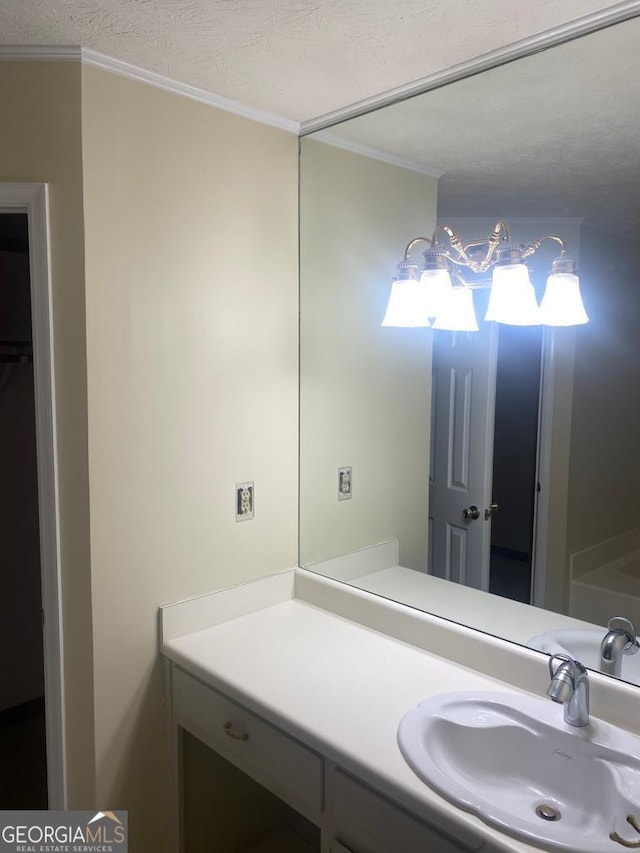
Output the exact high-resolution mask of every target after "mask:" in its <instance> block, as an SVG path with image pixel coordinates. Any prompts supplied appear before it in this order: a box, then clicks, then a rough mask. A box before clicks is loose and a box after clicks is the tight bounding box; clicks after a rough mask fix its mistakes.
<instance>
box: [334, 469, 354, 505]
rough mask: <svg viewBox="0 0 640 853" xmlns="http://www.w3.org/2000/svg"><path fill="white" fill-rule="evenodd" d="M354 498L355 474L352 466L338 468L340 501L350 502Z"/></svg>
mask: <svg viewBox="0 0 640 853" xmlns="http://www.w3.org/2000/svg"><path fill="white" fill-rule="evenodd" d="M352 496H353V472H352V470H351V466H348V467H346V468H338V500H339V501H349V500H351V498H352Z"/></svg>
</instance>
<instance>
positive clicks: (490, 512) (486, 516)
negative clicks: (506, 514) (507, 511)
mask: <svg viewBox="0 0 640 853" xmlns="http://www.w3.org/2000/svg"><path fill="white" fill-rule="evenodd" d="M498 509H499V507H498V504H489V508H488V509H485V511H484V520H485V521H489V519H490V518H491V516H492V515H494V513H496V512H498Z"/></svg>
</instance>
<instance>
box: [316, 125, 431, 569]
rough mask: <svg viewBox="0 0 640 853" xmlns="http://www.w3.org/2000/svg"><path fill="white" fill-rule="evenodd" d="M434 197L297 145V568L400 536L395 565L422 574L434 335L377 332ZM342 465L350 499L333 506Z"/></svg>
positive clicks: (389, 171)
mask: <svg viewBox="0 0 640 853" xmlns="http://www.w3.org/2000/svg"><path fill="white" fill-rule="evenodd" d="M436 193H437V182H436V180H434V179H433V178H429V177H426V176H424V175H419V174H416V173H414V172H410V171H407V170H406V169H401V168H399V167H397V166H392V165H389V164H387V163H382V162H380V161H377V160H373V159H370V158H367V157H363V156H361V155H358V154H353V153H350V152H346V151H343V150H340V149H337V148H332V147H331V146H329V145H327V144H325V143H322V142H319V141H316V140H311V139H304V140H303V141H302V158H301V201H300V205H301V210H300V213H301V233H300V240H301V271H300V275H301V281H300V292H301V297H300V301H301V306H300V310H301V319H300V340H301V375H300V409H301V413H300V437H301V448H300V551H301V562H302V563H304V564H307V563H311V562H314V561H317V560H320V559H323V558H327V557H330V556H335V555H337V554H341V553H345V552H348V551H351V550H355V549H357V548H362V547H365V546H367V545H373V544H376V543H378V542H381V541H384V540H386V539H393V538H396V537H398V538H399V539H400V559H401V562H402V564H403V565H405V566H408V567H411V568H416V569H423V570H424V569H425V567H426V545H427V518H428V507H427V498H428V485H429V476H428V461H429V413H430V397H431V335H432V333H431V332H430V331H429V330H427V329H394V328H381V327H380V322H381V320H382V318H383V316H384V311H385V307H386V303H387V299H388V296H389V290H390V286H391V277H392V276H393V275H394V274H395V273H396V272H397V271H396V264H397V263H398V262H399V261H400V260H401V259H402V255H403V252H404V248H405V245H406V244H407V243H408V241H409V240H410V239H411V238H412V237H415V236H417V235H426V236H430V235H431V232H432V231H433V227H434V223H435V208H436ZM424 248H426V246H423V249H424ZM416 256H417V260H418V261H420V260H421V256H420V249H418V251H417V253H416ZM343 466H351V467H352V468H353V497H352V499H351V500H347V501H338V500H337V477H338V473H337V472H338V468H339V467H343Z"/></svg>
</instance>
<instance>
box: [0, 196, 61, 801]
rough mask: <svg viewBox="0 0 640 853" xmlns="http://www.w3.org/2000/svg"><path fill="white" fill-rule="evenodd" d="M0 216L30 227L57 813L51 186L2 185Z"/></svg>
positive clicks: (51, 773)
mask: <svg viewBox="0 0 640 853" xmlns="http://www.w3.org/2000/svg"><path fill="white" fill-rule="evenodd" d="M1 213H26V215H27V221H28V228H29V276H30V288H31V319H32V329H33V378H34V392H35V413H36V455H37V470H38V514H39V526H40V574H41V583H42V610H43V626H42V632H43V647H44V692H45V725H46V743H47V745H46V754H47V788H48V800H49V808H50V809H57V810H59V809H65V808H66V807H67V777H66V748H65V746H66V744H65V728H64V722H65V695H64V680H63V671H64V670H63V664H64V649H63V636H62V625H63V621H62V594H61V574H60V567H61V559H60V512H59V489H58V459H57V441H56V408H55V401H56V395H55V374H54V353H53V311H52V301H53V300H52V288H51V262H50V238H49V192H48V186H47V184H46V183H36V182H28V183H27V182H25V183H2V182H0V214H1Z"/></svg>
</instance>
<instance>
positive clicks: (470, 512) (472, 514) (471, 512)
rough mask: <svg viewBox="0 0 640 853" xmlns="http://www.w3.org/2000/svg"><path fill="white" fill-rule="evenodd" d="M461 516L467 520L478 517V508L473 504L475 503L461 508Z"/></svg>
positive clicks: (473, 519)
mask: <svg viewBox="0 0 640 853" xmlns="http://www.w3.org/2000/svg"><path fill="white" fill-rule="evenodd" d="M462 517H463V518H465V519H466V520H467V521H475V520H476V519H478V518H480V510H479V509H478V507H477V506H475V504H471V506H470V507H467V508H466V509H463V510H462Z"/></svg>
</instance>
